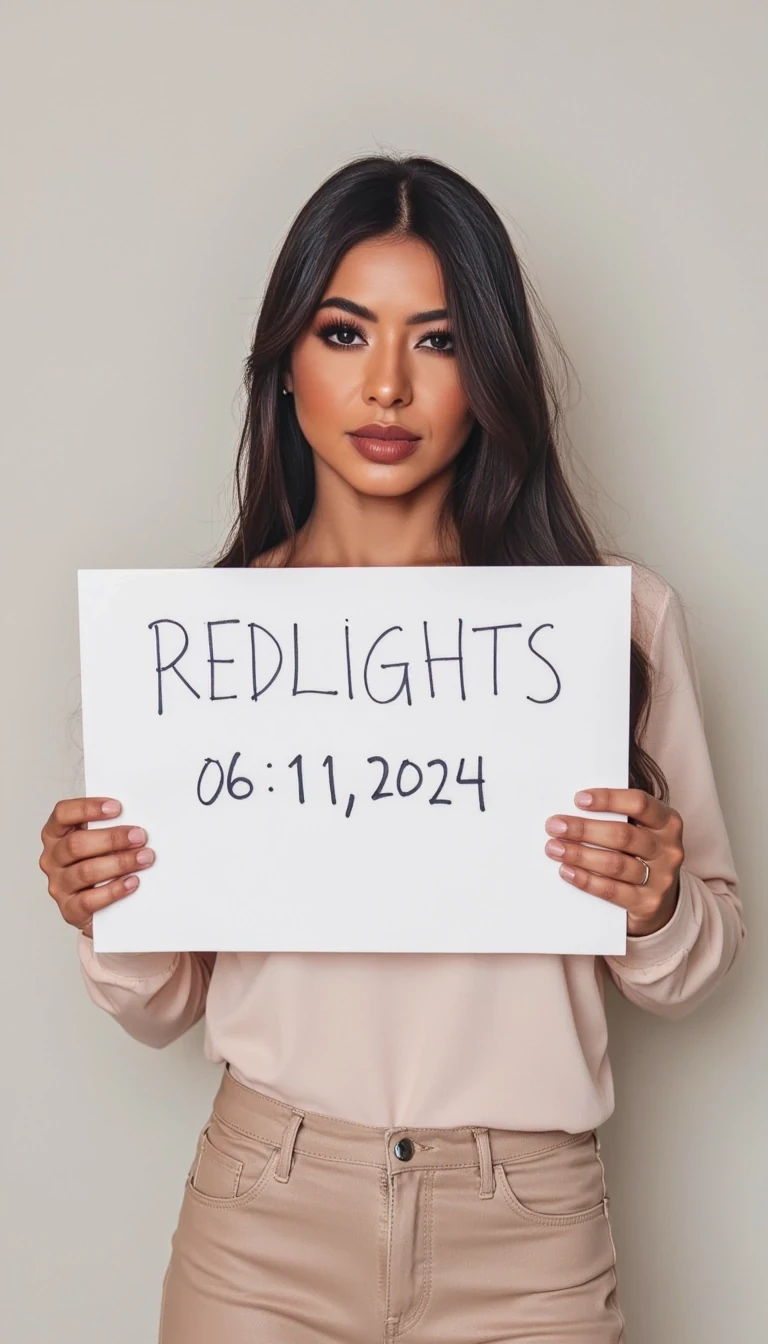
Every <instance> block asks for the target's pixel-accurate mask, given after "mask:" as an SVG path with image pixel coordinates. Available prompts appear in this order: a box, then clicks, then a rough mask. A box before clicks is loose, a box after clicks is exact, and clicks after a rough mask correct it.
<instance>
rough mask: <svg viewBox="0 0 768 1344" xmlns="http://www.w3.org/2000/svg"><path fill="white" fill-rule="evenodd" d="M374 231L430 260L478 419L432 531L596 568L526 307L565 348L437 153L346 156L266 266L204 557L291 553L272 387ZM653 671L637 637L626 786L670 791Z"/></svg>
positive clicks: (285, 462)
mask: <svg viewBox="0 0 768 1344" xmlns="http://www.w3.org/2000/svg"><path fill="white" fill-rule="evenodd" d="M383 236H387V237H391V238H401V237H415V238H419V239H421V240H423V241H424V242H425V243H426V244H428V245H429V247H431V249H432V250H433V252H434V254H435V255H436V257H437V259H438V262H439V264H440V266H441V269H442V276H443V284H444V287H445V293H446V303H447V306H448V310H449V312H450V315H451V326H452V331H453V334H454V345H455V349H456V358H457V360H458V367H459V373H460V377H461V381H462V386H463V389H464V392H465V395H466V397H467V399H468V401H469V404H470V406H471V408H472V411H473V413H474V416H475V424H474V426H473V428H472V431H471V433H470V434H469V437H468V438H467V441H466V443H465V444H464V446H463V447H462V449H461V451H460V453H459V455H458V457H457V458H456V462H455V474H454V477H453V481H452V485H451V487H450V489H449V491H448V492H447V494H446V497H445V500H444V505H443V509H442V513H441V515H440V520H439V531H440V534H441V536H445V535H447V532H448V530H449V526H452V527H453V528H455V530H456V532H457V533H458V541H459V548H460V554H461V562H462V563H464V564H468V565H600V564H603V563H605V560H604V557H603V554H601V551H600V549H599V547H598V544H597V542H596V540H595V536H594V535H593V532H592V530H591V528H590V526H589V525H588V523H587V521H586V518H585V516H584V514H583V513H582V511H581V509H580V508H579V505H578V503H577V501H576V499H575V496H574V494H573V493H572V491H571V489H570V487H569V485H568V483H567V481H566V478H565V475H564V473H563V469H562V466H561V462H560V460H559V457H558V443H559V440H560V438H561V435H562V419H563V405H562V402H561V394H560V391H559V389H558V386H557V383H556V380H555V377H554V374H553V370H552V369H550V367H549V365H548V362H547V360H546V359H545V357H544V354H543V349H542V345H541V342H540V337H539V334H538V333H537V331H536V329H535V327H534V323H533V318H532V312H531V307H532V305H533V306H535V307H536V310H537V312H538V313H539V314H540V315H541V316H542V317H543V318H544V321H545V324H546V327H547V331H548V333H549V336H550V338H551V339H552V341H553V343H554V345H555V348H556V350H557V352H558V353H559V354H560V355H561V356H562V357H563V358H564V359H565V356H564V352H563V351H562V347H561V346H560V344H559V341H558V340H557V335H556V333H555V332H554V329H553V328H552V326H551V324H550V323H549V322H548V321H547V319H546V314H545V313H544V310H543V307H542V305H541V304H540V302H539V300H538V299H537V297H536V294H535V292H534V290H533V287H532V285H531V284H530V281H529V279H528V277H527V275H526V274H525V271H524V268H523V266H522V264H521V262H520V260H519V258H518V257H517V255H516V253H515V250H514V248H513V246H512V242H511V239H510V237H509V234H508V232H507V230H506V228H505V226H504V224H503V223H502V220H501V219H500V217H499V215H498V214H497V213H496V211H495V210H494V208H493V207H492V205H491V204H490V202H489V201H488V200H487V199H486V198H485V196H483V194H482V192H480V191H478V189H477V188H476V187H474V186H473V185H472V184H471V183H470V182H468V181H467V180H466V178H464V177H462V176H461V175H460V174H459V173H457V172H455V171H454V170H453V169H452V168H449V167H448V166H447V165H446V164H443V163H441V162H439V161H438V160H435V159H431V158H423V157H401V156H399V155H394V154H380V155H379V154H377V155H366V156H361V157H359V158H356V159H353V160H351V161H350V162H349V163H347V164H345V166H344V167H342V168H340V169H338V170H337V171H336V172H334V173H333V174H331V176H330V177H328V178H327V179H326V180H325V181H324V182H323V183H322V184H321V185H320V187H318V189H317V190H316V191H315V192H314V194H313V195H312V196H311V197H310V198H309V200H308V201H307V202H306V204H305V205H304V206H303V208H302V209H301V210H300V211H299V213H298V215H297V216H296V218H295V219H294V221H293V223H292V225H291V227H290V230H289V232H288V234H287V237H286V239H285V242H284V243H283V246H282V248H281V250H280V253H279V256H278V258H277V260H276V262H275V264H274V267H273V269H272V272H271V274H270V277H269V280H268V283H267V286H266V290H265V294H264V299H263V302H262V305H261V310H260V313H259V317H258V322H257V325H256V330H255V334H254V337H253V341H252V345H251V350H250V353H249V355H248V356H247V358H246V360H245V375H244V384H245V392H246V410H245V417H244V423H243V429H242V433H241V437H240V444H239V448H238V453H237V461H236V466H235V490H236V518H235V522H234V524H233V526H232V529H231V532H230V534H229V536H228V538H227V540H226V543H225V546H224V549H223V551H222V553H221V555H220V556H219V558H218V559H217V560H216V561H215V562H214V567H216V568H231V567H240V566H247V565H249V564H250V563H251V561H252V560H253V559H254V558H255V557H256V556H258V555H261V554H262V553H263V552H265V551H268V550H271V549H272V548H273V547H276V546H280V545H282V544H286V551H285V558H284V563H289V562H290V559H291V558H292V556H293V553H294V548H295V539H296V533H297V531H298V530H299V529H300V528H301V527H302V526H303V524H304V523H305V522H306V520H307V518H308V517H309V514H310V512H311V510H312V506H313V502H314V464H313V457H312V449H311V447H310V445H309V443H308V442H307V440H306V438H305V437H304V435H303V433H302V431H301V429H300V427H299V424H298V421H297V419H296V415H295V412H294V409H293V398H292V397H290V396H289V397H285V396H282V395H281V391H282V375H283V372H284V370H285V368H286V366H287V363H288V359H289V355H290V349H291V346H292V344H293V342H294V340H295V339H296V337H297V336H298V335H299V334H300V333H301V332H302V331H303V330H304V328H305V327H306V325H307V324H308V323H309V322H310V321H311V320H312V318H313V316H314V313H315V310H316V307H317V305H318V303H319V302H320V300H321V299H322V297H323V293H324V290H325V288H326V287H327V285H328V282H329V280H330V278H331V276H332V275H333V273H334V271H335V270H336V267H337V266H338V265H339V262H340V261H341V258H342V257H343V256H344V254H345V253H346V252H347V251H348V250H349V248H351V247H354V246H355V245H356V244H357V243H360V242H363V241H364V240H366V239H370V238H380V237H383ZM566 363H567V360H566ZM605 554H606V555H607V554H608V553H607V552H605ZM614 554H616V553H614ZM651 679H652V668H651V665H650V661H649V659H648V657H647V656H646V654H645V652H644V650H643V648H642V647H641V646H640V644H639V643H638V641H637V640H635V639H634V638H633V639H632V647H631V664H630V743H629V783H630V787H632V788H640V789H645V790H646V791H647V792H649V793H655V794H656V795H657V796H659V797H661V798H662V799H663V800H664V801H665V802H666V801H668V798H669V791H668V786H667V781H666V779H665V777H664V774H663V772H662V771H661V769H660V767H659V766H658V765H657V764H656V762H655V761H654V760H653V759H652V758H651V757H650V756H649V755H648V754H647V752H645V751H644V750H643V748H642V746H641V744H640V741H641V737H642V734H643V731H644V728H645V725H646V723H647V718H648V712H649V710H650V700H651Z"/></svg>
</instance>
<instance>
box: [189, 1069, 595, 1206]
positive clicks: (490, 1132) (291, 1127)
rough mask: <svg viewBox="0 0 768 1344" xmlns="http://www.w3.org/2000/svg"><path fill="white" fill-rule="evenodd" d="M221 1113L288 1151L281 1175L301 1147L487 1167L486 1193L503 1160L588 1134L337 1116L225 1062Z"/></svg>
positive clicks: (372, 1162) (370, 1158) (377, 1160)
mask: <svg viewBox="0 0 768 1344" xmlns="http://www.w3.org/2000/svg"><path fill="white" fill-rule="evenodd" d="M213 1110H214V1112H215V1114H216V1115H217V1116H218V1117H219V1119H221V1120H223V1121H224V1123H225V1124H228V1125H230V1126H232V1128H234V1129H237V1130H240V1131H241V1133H244V1134H247V1135H250V1136H251V1137H253V1138H255V1139H261V1140H262V1141H264V1142H266V1143H271V1144H274V1145H275V1147H276V1148H280V1149H281V1159H280V1161H279V1163H278V1172H277V1173H276V1174H277V1175H278V1179H280V1173H281V1172H282V1173H284V1176H285V1178H286V1179H287V1172H288V1170H289V1169H290V1163H291V1157H292V1154H293V1153H294V1152H297V1153H300V1152H304V1153H309V1154H311V1155H313V1156H315V1157H322V1158H326V1159H328V1160H330V1161H334V1160H335V1161H338V1162H352V1163H360V1164H362V1165H364V1166H373V1167H380V1168H381V1169H382V1170H384V1171H387V1172H389V1173H397V1172H399V1171H404V1170H410V1171H413V1170H415V1169H416V1170H418V1169H424V1168H435V1167H444V1168H445V1167H477V1166H478V1165H479V1167H480V1174H481V1185H482V1187H483V1190H484V1192H485V1191H487V1190H488V1189H489V1187H490V1185H491V1183H492V1166H493V1164H494V1163H498V1162H513V1161H515V1160H516V1159H519V1158H523V1157H529V1156H533V1155H535V1154H536V1153H542V1152H547V1151H550V1150H551V1149H553V1148H558V1147H560V1146H561V1145H564V1144H568V1143H575V1142H578V1141H579V1139H580V1138H583V1137H584V1136H585V1135H586V1134H589V1133H591V1132H592V1131H591V1130H587V1131H585V1134H584V1135H582V1134H571V1133H569V1132H567V1131H565V1130H512V1129H494V1128H488V1127H487V1126H482V1125H459V1126H456V1127H453V1128H448V1127H436V1128H430V1127H424V1126H418V1125H417V1126H408V1125H398V1126H392V1127H391V1128H386V1127H378V1126H375V1125H362V1124H358V1123H357V1122H355V1121H352V1120H343V1119H341V1118H339V1117H337V1116H329V1115H322V1114H321V1113H320V1112H318V1111H311V1110H307V1109H305V1108H303V1107H298V1106H291V1105H288V1104H287V1103H285V1102H282V1101H278V1100H277V1099H276V1098H274V1097H270V1096H267V1095H266V1093H264V1092H258V1091H256V1090H255V1089H254V1088H251V1087H246V1086H245V1085H244V1084H243V1083H241V1082H239V1080H238V1079H236V1078H234V1077H233V1076H232V1074H231V1073H230V1070H229V1065H226V1066H225V1069H224V1072H223V1074H222V1078H221V1083H220V1086H219V1090H218V1092H217V1094H216V1097H215V1099H214V1103H213Z"/></svg>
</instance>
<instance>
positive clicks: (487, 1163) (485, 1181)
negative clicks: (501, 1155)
mask: <svg viewBox="0 0 768 1344" xmlns="http://www.w3.org/2000/svg"><path fill="white" fill-rule="evenodd" d="M472 1133H473V1134H474V1136H475V1142H476V1143H477V1153H478V1157H479V1159H480V1198H481V1199H491V1198H492V1197H493V1193H494V1191H495V1189H496V1178H495V1176H494V1174H493V1161H492V1159H491V1144H490V1140H489V1138H488V1130H487V1129H473V1130H472Z"/></svg>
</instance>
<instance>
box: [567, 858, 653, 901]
mask: <svg viewBox="0 0 768 1344" xmlns="http://www.w3.org/2000/svg"><path fill="white" fill-rule="evenodd" d="M560 876H561V877H562V878H564V879H565V881H566V882H570V884H571V886H572V887H579V889H580V890H581V891H588V892H589V894H590V895H591V896H599V897H600V899H601V900H603V901H609V902H610V903H611V905H620V906H622V907H623V908H624V909H625V910H631V909H632V908H633V906H635V905H636V904H637V884H634V885H631V884H630V883H628V882H618V881H616V880H615V879H614V878H612V877H601V876H600V875H599V874H597V873H590V872H587V870H586V869H585V868H571V867H570V865H568V864H564V865H561V867H560Z"/></svg>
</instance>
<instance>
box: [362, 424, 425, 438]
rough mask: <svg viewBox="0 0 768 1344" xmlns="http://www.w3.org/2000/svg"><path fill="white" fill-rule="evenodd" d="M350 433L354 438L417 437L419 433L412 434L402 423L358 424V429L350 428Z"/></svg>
mask: <svg viewBox="0 0 768 1344" xmlns="http://www.w3.org/2000/svg"><path fill="white" fill-rule="evenodd" d="M350 433H351V434H352V435H353V437H354V438H356V439H400V440H402V439H418V438H420V437H421V435H420V434H414V433H413V432H412V430H410V429H405V428H404V426H403V425H377V424H370V425H360V427H359V429H353V430H350Z"/></svg>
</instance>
